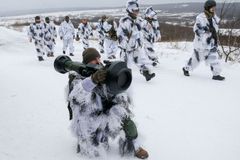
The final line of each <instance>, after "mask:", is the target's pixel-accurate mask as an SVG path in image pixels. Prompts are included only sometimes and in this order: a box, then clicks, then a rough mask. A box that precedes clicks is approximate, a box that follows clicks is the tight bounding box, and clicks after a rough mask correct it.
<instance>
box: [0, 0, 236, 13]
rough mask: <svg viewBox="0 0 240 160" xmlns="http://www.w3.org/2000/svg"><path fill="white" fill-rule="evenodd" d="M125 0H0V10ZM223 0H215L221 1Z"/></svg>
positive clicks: (154, 0) (157, 1)
mask: <svg viewBox="0 0 240 160" xmlns="http://www.w3.org/2000/svg"><path fill="white" fill-rule="evenodd" d="M126 1H127V0H0V4H1V5H0V11H14V10H29V9H49V8H69V7H77V8H78V7H93V8H95V7H111V6H123V5H125V3H126ZM222 1H224V0H217V2H222ZM139 2H140V4H160V3H181V2H205V0H194V1H192V0H174V1H170V0H139ZM235 2H240V0H235Z"/></svg>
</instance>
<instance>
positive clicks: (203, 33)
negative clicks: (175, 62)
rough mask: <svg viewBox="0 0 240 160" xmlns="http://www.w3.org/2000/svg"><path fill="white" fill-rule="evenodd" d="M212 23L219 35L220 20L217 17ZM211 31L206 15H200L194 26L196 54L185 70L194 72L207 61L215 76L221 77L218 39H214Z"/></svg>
mask: <svg viewBox="0 0 240 160" xmlns="http://www.w3.org/2000/svg"><path fill="white" fill-rule="evenodd" d="M210 21H212V27H214V29H215V31H216V33H217V32H218V29H219V21H220V20H219V18H218V17H217V16H216V15H215V16H214V17H212V18H211V19H210ZM210 29H211V23H210V22H209V20H208V18H207V16H206V14H205V13H201V14H199V15H198V16H197V18H196V23H195V25H194V32H195V38H194V43H193V44H194V53H193V55H192V57H191V58H190V59H189V60H188V63H187V64H186V66H185V67H184V68H185V70H187V71H192V70H193V69H195V68H196V67H197V66H198V65H199V63H200V62H201V61H205V62H206V64H208V65H210V68H211V71H212V73H213V75H214V76H217V75H220V72H221V65H220V60H219V55H218V53H217V51H218V44H217V39H216V38H214V37H213V33H212V32H211V31H210Z"/></svg>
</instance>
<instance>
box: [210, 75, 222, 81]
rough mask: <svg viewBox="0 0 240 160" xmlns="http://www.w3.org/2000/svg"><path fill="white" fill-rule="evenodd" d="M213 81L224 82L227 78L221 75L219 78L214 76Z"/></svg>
mask: <svg viewBox="0 0 240 160" xmlns="http://www.w3.org/2000/svg"><path fill="white" fill-rule="evenodd" d="M212 79H213V80H218V81H223V80H225V77H222V76H220V75H217V76H213V77H212Z"/></svg>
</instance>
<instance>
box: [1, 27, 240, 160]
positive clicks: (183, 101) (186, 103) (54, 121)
mask: <svg viewBox="0 0 240 160" xmlns="http://www.w3.org/2000/svg"><path fill="white" fill-rule="evenodd" d="M91 45H92V46H94V47H97V42H96V41H91ZM75 46H76V56H75V57H74V60H78V61H80V57H81V56H80V55H81V52H82V47H81V45H80V44H79V43H75ZM61 47H62V43H61V41H60V40H58V41H57V48H56V52H57V53H61ZM175 47H176V48H175V49H174V48H173V44H170V43H159V44H157V45H156V50H157V53H158V54H159V56H160V61H161V64H160V66H159V67H158V68H156V69H155V72H156V73H157V77H156V78H155V79H153V80H152V81H150V82H145V80H144V78H143V77H142V76H141V75H140V74H139V72H138V70H137V69H136V68H134V70H133V75H134V80H133V85H132V93H133V99H134V103H135V108H134V109H133V112H134V114H135V121H136V122H137V125H138V129H139V133H140V135H139V138H140V139H141V140H142V144H143V146H144V147H145V148H147V149H148V151H149V153H150V157H149V160H215V159H216V160H226V159H227V160H239V159H240V152H239V151H240V116H239V115H240V107H239V106H240V105H239V100H238V98H239V94H238V92H239V90H240V85H239V82H240V74H239V73H240V66H239V65H238V64H235V65H231V64H223V70H224V71H223V74H224V75H225V76H226V78H227V80H226V81H225V82H215V81H212V80H211V73H210V69H209V67H206V66H205V65H203V64H202V65H200V66H199V68H198V69H196V70H195V72H194V73H192V76H191V77H184V76H183V75H182V71H181V68H182V66H183V65H184V63H185V62H186V60H187V59H188V57H189V56H190V55H191V52H192V43H189V42H182V43H179V44H175ZM0 57H1V63H0V75H1V76H0V159H1V160H33V159H34V160H55V159H57V160H66V159H69V160H79V159H84V160H85V159H87V158H85V157H82V156H80V155H78V154H76V153H75V147H76V140H75V138H73V136H72V135H71V133H70V130H69V124H70V122H69V121H68V111H67V108H66V106H67V105H66V102H65V100H64V99H65V98H64V89H65V85H66V84H67V75H61V74H59V73H57V72H56V71H55V70H54V69H53V61H54V59H53V58H49V59H46V61H44V62H42V63H39V62H38V61H37V59H36V55H35V52H34V46H33V44H30V43H28V39H27V37H26V33H20V32H16V31H13V30H9V29H5V28H0ZM102 159H104V160H113V159H114V160H119V159H134V158H126V157H124V158H121V157H120V156H119V155H118V154H117V147H116V146H113V149H112V150H111V151H110V153H109V155H108V156H107V157H104V158H102Z"/></svg>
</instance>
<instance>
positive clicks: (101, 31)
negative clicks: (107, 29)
mask: <svg viewBox="0 0 240 160" xmlns="http://www.w3.org/2000/svg"><path fill="white" fill-rule="evenodd" d="M103 23H104V21H103V20H102V19H100V20H99V22H98V24H97V26H96V30H97V32H98V45H99V50H100V53H104V39H105V33H104V29H103Z"/></svg>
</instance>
